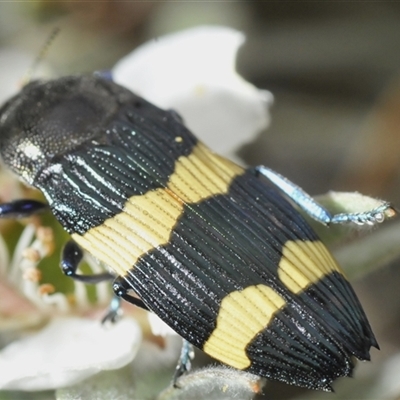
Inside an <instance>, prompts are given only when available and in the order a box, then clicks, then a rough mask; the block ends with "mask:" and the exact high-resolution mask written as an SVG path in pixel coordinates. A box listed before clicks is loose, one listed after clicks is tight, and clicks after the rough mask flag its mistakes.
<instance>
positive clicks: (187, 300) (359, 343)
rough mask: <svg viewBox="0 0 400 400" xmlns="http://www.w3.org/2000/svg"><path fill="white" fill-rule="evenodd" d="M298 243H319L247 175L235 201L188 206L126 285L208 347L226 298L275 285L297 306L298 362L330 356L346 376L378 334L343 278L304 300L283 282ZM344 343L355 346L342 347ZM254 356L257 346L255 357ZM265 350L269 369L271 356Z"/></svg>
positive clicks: (293, 316) (324, 282) (292, 328)
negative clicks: (368, 335)
mask: <svg viewBox="0 0 400 400" xmlns="http://www.w3.org/2000/svg"><path fill="white" fill-rule="evenodd" d="M295 240H307V241H317V240H318V238H317V237H316V235H315V234H314V233H313V231H312V230H311V228H310V227H309V226H308V224H307V223H306V222H305V221H304V219H303V218H302V217H301V216H300V215H299V213H298V212H297V211H296V210H295V209H294V208H293V207H292V206H291V205H290V204H289V203H288V202H287V201H286V200H285V199H284V198H282V196H281V195H280V194H279V193H277V192H276V190H274V189H273V188H270V187H268V186H266V185H265V184H264V183H263V182H261V181H260V180H258V178H255V177H254V176H253V175H251V174H250V173H249V172H246V173H245V174H244V175H242V176H239V177H237V178H236V179H235V180H234V181H233V182H232V184H231V187H230V190H229V193H228V194H227V195H218V196H215V197H212V198H209V199H206V200H204V201H202V202H200V203H198V204H191V205H187V206H185V209H184V213H183V214H182V217H181V218H180V219H179V220H178V222H177V224H176V226H175V228H174V230H173V233H172V235H171V239H170V241H169V243H168V244H166V245H164V246H160V247H159V248H157V249H154V250H152V251H150V252H149V253H148V254H146V255H145V256H143V257H142V258H141V259H140V260H139V261H138V262H137V263H136V265H135V266H134V268H132V270H131V271H130V272H129V275H127V277H126V279H127V280H128V281H129V282H130V284H131V285H132V287H133V289H134V290H135V291H136V292H137V293H138V295H139V296H140V297H141V298H142V300H143V301H144V302H145V303H146V304H147V305H148V306H149V307H150V308H151V309H153V311H155V312H156V313H157V314H158V315H159V316H160V317H161V318H162V319H164V321H166V322H168V323H169V324H170V325H171V326H172V327H173V328H174V329H175V330H176V331H177V332H178V333H179V334H180V335H182V336H183V337H185V338H186V339H188V340H190V341H191V342H192V343H194V344H195V345H196V346H198V347H200V348H202V346H203V345H204V343H205V342H206V341H207V339H208V338H209V336H210V334H211V333H212V331H213V330H214V329H215V326H216V325H215V323H216V319H217V316H218V312H219V308H220V304H221V301H222V299H223V298H224V297H226V296H227V295H228V294H229V293H231V292H232V291H236V290H242V289H244V288H246V287H248V286H252V285H257V284H264V285H268V286H270V287H271V288H273V289H274V290H275V291H276V292H277V293H279V294H280V295H281V296H282V297H283V298H284V299H285V301H286V302H287V303H288V304H289V305H288V306H287V311H286V313H285V312H282V313H281V312H278V314H279V324H280V326H285V327H286V328H285V329H286V330H287V332H288V335H289V333H290V334H291V335H294V336H292V339H293V340H294V341H297V342H298V344H297V346H298V350H297V351H298V354H297V353H296V352H295V351H294V350H293V351H294V354H293V356H292V357H293V358H294V359H296V360H297V361H296V360H295V361H294V362H295V363H296V362H299V363H301V357H302V356H303V353H306V352H307V351H308V350H310V347H313V346H314V347H315V349H314V350H315V352H316V354H317V357H319V358H324V357H325V358H326V365H328V364H329V361H328V360H329V359H332V360H333V361H331V362H332V363H333V364H335V365H336V367H334V368H333V370H334V371H336V370H337V371H341V372H338V373H340V374H342V375H343V374H345V373H347V372H344V371H347V370H348V368H349V367H348V363H349V360H348V358H349V354H355V355H357V356H361V357H360V358H365V355H366V354H367V353H368V350H369V347H370V345H371V344H372V339H363V335H364V332H367V331H368V329H369V330H370V328H369V325H368V322H367V320H366V318H365V315H364V313H363V311H362V309H361V307H360V305H359V303H358V301H357V300H356V297H355V295H354V292H353V291H352V289H351V287H350V285H349V284H348V283H347V282H346V281H345V279H344V278H343V277H342V275H341V274H339V273H337V272H333V273H331V274H329V275H328V276H325V277H324V278H323V279H321V280H320V281H319V282H318V283H317V284H314V285H312V286H310V287H309V288H308V289H306V291H305V292H304V293H300V294H298V295H296V294H293V293H292V292H290V291H289V290H288V289H287V288H286V287H285V286H284V285H283V284H282V283H281V281H280V280H279V278H278V275H277V269H278V265H279V261H280V259H281V255H282V249H283V246H284V245H285V243H287V241H295ZM332 292H333V294H332ZM336 292H338V297H337V298H336V297H335V294H336ZM347 304H348V305H347ZM353 318H355V319H360V322H358V321H356V322H354V321H353ZM276 319H277V318H274V320H273V323H275V322H274V321H275V320H276ZM337 320H339V321H340V322H337ZM277 323H278V322H277ZM301 327H303V328H304V331H302V328H301ZM271 335H272V336H273V339H269V340H278V342H279V341H280V339H278V338H277V337H274V335H275V336H276V334H275V333H273V331H271ZM354 337H355V338H354ZM360 337H361V338H360ZM309 340H311V342H312V343H313V344H312V345H309V344H307V342H308V341H309ZM343 340H345V341H347V340H348V343H345V344H343V345H342V342H343ZM267 342H268V341H266V342H265V343H264V345H263V346H264V347H265V348H267V347H268V343H267ZM257 343H258V342H257ZM279 343H280V342H279ZM338 343H340V345H339V344H338ZM285 345H286V344H285ZM263 346H261V347H260V348H263ZM284 350H285V349H283V350H282V351H284ZM303 350H304V351H303ZM249 351H250V350H249ZM253 351H254V352H255V351H256V350H255V347H254V350H251V356H253ZM260 351H261V350H257V352H259V357H261V358H262V359H263V362H264V363H266V365H268V361H266V359H267V358H268V357H269V355H270V354H269V353H268V354H267V353H264V354H263V351H264V350H263V351H261V353H260ZM285 351H286V350H285ZM249 354H250V353H249ZM275 357H276V355H275ZM297 358H298V359H297ZM335 360H336V361H335ZM280 362H281V363H284V362H285V361H284V358H281V359H280ZM310 362H311V361H310ZM257 365H258V364H257ZM260 365H261V364H260ZM254 368H256V367H254ZM257 368H258V367H257ZM271 368H272V367H271ZM327 368H328V367H327ZM335 368H336V369H335ZM254 371H255V372H256V370H255V369H254ZM333 373H336V372H333ZM304 379H306V373H305V375H304ZM310 379H311V378H310ZM316 379H317V377H316V376H313V377H312V380H314V381H315V380H316Z"/></svg>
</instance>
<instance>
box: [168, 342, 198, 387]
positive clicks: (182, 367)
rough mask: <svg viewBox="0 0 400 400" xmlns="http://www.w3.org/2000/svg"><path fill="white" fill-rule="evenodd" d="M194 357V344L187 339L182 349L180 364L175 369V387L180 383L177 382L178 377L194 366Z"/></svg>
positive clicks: (173, 381) (173, 383)
mask: <svg viewBox="0 0 400 400" xmlns="http://www.w3.org/2000/svg"><path fill="white" fill-rule="evenodd" d="M193 358H194V349H193V345H191V344H190V343H189V342H188V341H187V340H183V342H182V350H181V355H180V356H179V360H178V364H177V366H176V369H175V373H174V377H173V379H172V385H173V386H174V388H178V387H179V385H178V383H177V381H178V379H179V378H180V377H181V376H182V375H183V374H185V373H186V372H189V371H190V368H191V366H192V362H191V361H192V360H193Z"/></svg>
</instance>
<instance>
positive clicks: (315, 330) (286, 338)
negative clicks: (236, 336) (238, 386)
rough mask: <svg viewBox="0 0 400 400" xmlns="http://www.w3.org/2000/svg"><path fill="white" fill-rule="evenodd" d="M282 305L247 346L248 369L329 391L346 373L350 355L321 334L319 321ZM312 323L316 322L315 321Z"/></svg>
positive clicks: (349, 367) (294, 307)
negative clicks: (266, 325) (338, 378)
mask: <svg viewBox="0 0 400 400" xmlns="http://www.w3.org/2000/svg"><path fill="white" fill-rule="evenodd" d="M301 314H304V311H303V310H299V309H297V307H296V306H294V305H293V304H288V305H286V306H285V307H284V308H283V309H281V310H280V311H279V312H278V314H277V315H276V317H275V318H274V319H273V320H272V321H271V323H270V324H269V325H268V327H267V328H266V329H264V330H263V331H262V332H261V333H259V334H258V335H257V336H256V338H255V339H254V340H253V341H252V342H251V343H250V344H249V345H248V346H247V348H246V353H247V354H248V356H249V358H250V360H251V365H250V367H249V368H247V370H248V371H250V372H253V373H255V374H259V375H263V376H266V377H271V378H273V379H277V380H280V381H283V382H286V383H292V384H296V385H298V386H304V387H308V388H310V389H325V390H329V388H330V383H331V382H332V381H333V380H334V379H335V378H337V377H340V376H349V375H350V374H351V371H352V369H353V367H354V366H353V363H352V360H351V355H350V354H349V353H348V352H347V351H346V350H344V349H343V348H342V347H341V345H340V344H338V343H337V342H336V338H334V337H330V335H329V332H324V334H323V335H321V332H320V330H319V323H318V322H319V321H315V319H314V318H313V317H312V316H309V315H303V316H302V315H301ZM315 322H317V323H316V324H315Z"/></svg>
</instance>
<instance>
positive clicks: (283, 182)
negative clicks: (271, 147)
mask: <svg viewBox="0 0 400 400" xmlns="http://www.w3.org/2000/svg"><path fill="white" fill-rule="evenodd" d="M255 173H256V175H262V176H264V177H265V178H267V179H268V180H270V181H271V182H272V183H273V184H274V185H275V186H277V187H278V188H279V189H280V190H281V191H282V192H283V193H285V194H286V195H287V196H288V197H289V198H290V199H291V200H292V201H293V202H294V203H296V204H297V205H298V206H299V207H300V208H301V209H303V210H304V211H305V212H306V213H307V214H308V215H309V216H310V217H311V218H313V219H315V220H316V221H319V222H321V223H322V224H324V225H329V224H344V223H348V222H351V223H355V224H357V225H364V224H368V225H373V224H375V223H380V222H382V221H383V220H384V219H385V216H386V213H388V214H390V212H391V211H393V208H392V206H391V204H390V203H388V202H380V204H379V205H378V206H377V207H376V208H373V209H371V210H367V211H363V212H356V213H340V214H333V215H332V214H331V213H330V212H329V211H328V210H327V209H326V208H325V207H323V206H322V205H320V204H319V203H317V202H316V201H315V200H314V199H313V198H312V197H311V196H310V195H309V194H307V193H306V192H305V191H304V190H303V189H301V188H300V187H299V186H297V185H296V184H294V183H293V182H291V181H290V180H289V179H287V178H285V177H284V176H282V175H280V174H278V173H277V172H275V171H273V170H272V169H270V168H267V167H264V166H262V165H260V166H258V167H255Z"/></svg>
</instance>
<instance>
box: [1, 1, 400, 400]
mask: <svg viewBox="0 0 400 400" xmlns="http://www.w3.org/2000/svg"><path fill="white" fill-rule="evenodd" d="M203 24H218V25H225V26H230V27H233V28H237V29H239V30H241V31H243V32H244V33H245V34H246V36H247V41H246V43H245V45H244V46H243V47H242V48H241V50H240V52H239V57H238V63H237V69H238V71H239V72H240V73H241V74H242V75H243V76H244V77H245V78H246V79H247V80H248V81H250V82H252V83H253V84H255V85H256V86H257V87H259V88H265V89H268V90H270V91H271V92H272V93H273V94H274V97H275V103H274V106H273V108H272V110H271V115H272V124H271V126H270V127H269V128H268V130H267V131H265V132H260V135H259V136H258V138H257V139H256V140H255V141H254V142H253V143H250V144H248V145H246V146H244V147H243V148H242V149H241V150H240V154H239V155H240V156H241V157H242V158H243V159H244V161H245V162H246V163H248V164H265V165H268V166H269V167H271V168H273V169H275V170H277V171H279V172H280V173H282V174H283V175H285V176H287V177H289V178H290V179H291V180H293V181H294V182H296V183H298V184H299V185H300V186H302V187H303V188H304V189H305V190H307V191H308V192H309V193H311V194H319V193H325V192H327V191H328V190H330V189H333V190H349V191H354V190H357V191H360V192H362V193H364V194H368V195H372V196H376V197H382V198H385V199H387V200H390V201H392V202H393V203H394V204H397V205H399V204H400V190H399V184H400V159H399V156H398V152H399V150H400V75H399V72H400V3H397V2H362V3H360V2H348V3H346V2H324V1H322V2H318V3H317V2H300V1H293V2H251V1H236V2H176V1H167V0H166V1H157V2H152V1H142V2H136V1H128V2H118V1H112V0H109V1H102V2H84V1H81V2H78V1H77V2H71V1H62V0H55V1H51V0H47V1H29V2H8V3H5V2H1V3H0V50H1V55H0V84H1V85H8V84H10V83H11V81H12V82H14V80H15V79H16V77H15V75H16V74H20V75H21V78H22V75H23V73H24V72H26V68H27V67H29V66H30V65H31V64H32V62H33V60H34V59H35V58H37V55H38V53H39V52H40V50H41V48H42V46H43V43H45V42H46V40H47V38H48V37H49V35H50V34H51V32H52V30H53V29H54V28H55V27H59V28H60V29H61V33H60V34H59V36H58V37H57V39H56V40H55V41H54V43H53V44H52V45H51V47H50V49H49V51H48V52H47V54H46V57H45V63H46V64H47V65H49V66H50V68H51V71H52V74H53V75H55V76H62V75H65V74H70V73H82V72H91V71H93V70H104V69H109V68H111V67H112V66H113V65H114V64H115V62H116V61H117V60H119V59H120V58H121V57H122V56H124V55H125V54H127V53H128V52H130V51H131V50H132V49H134V48H135V47H136V46H138V45H139V44H141V43H143V42H145V41H146V40H149V39H151V38H155V37H157V36H160V35H163V34H166V33H169V32H174V31H177V30H181V29H184V28H188V27H191V26H196V25H203ZM18 60H21V62H19V61H18ZM20 65H24V67H23V69H22V70H20V69H18V66H20ZM11 77H12V78H11ZM353 283H354V286H355V288H356V291H357V293H358V295H359V297H360V300H361V302H362V303H363V305H364V308H365V310H366V313H367V315H368V316H369V317H370V321H371V324H372V326H373V328H374V331H375V333H376V335H377V338H378V341H379V343H380V345H381V351H380V352H378V351H374V350H373V351H372V358H373V363H368V364H363V365H362V367H361V368H359V370H357V372H356V378H357V379H355V380H348V381H350V384H351V385H354V387H357V381H358V388H355V389H354V388H353V387H352V388H351V389H349V388H348V387H347V385H350V384H348V383H345V382H343V384H342V382H339V383H338V385H335V388H336V390H337V394H336V395H334V396H331V395H329V394H319V395H317V396H319V397H318V398H323V399H331V398H335V399H339V398H343V399H350V398H354V399H357V398H377V394H376V392H373V391H372V390H371V391H370V390H369V389H367V388H366V386H365V385H364V384H365V382H371V381H372V380H373V379H374V378H378V377H379V376H380V374H381V373H382V371H386V370H384V368H386V367H385V366H386V365H387V364H386V362H387V360H388V359H390V357H391V356H393V355H395V354H397V352H398V351H399V346H400V296H399V294H398V293H399V290H398V287H399V283H400V270H399V268H398V262H397V263H391V264H390V265H386V266H385V267H384V268H380V269H379V270H377V271H374V272H373V273H370V274H368V275H367V276H363V277H361V278H360V279H358V280H357V281H356V282H353ZM399 371H400V369H398V370H397V372H399ZM398 375H399V376H400V373H399V374H398ZM265 393H266V395H265V398H270V399H272V398H273V399H289V398H296V397H298V396H301V395H303V396H305V397H303V398H312V397H311V394H309V393H308V392H307V394H304V393H305V392H302V391H299V390H297V389H294V388H288V387H286V386H284V385H275V384H273V385H272V384H271V385H267V387H266V391H265ZM372 393H374V394H372ZM396 396H400V391H399V392H398V394H397V395H394V397H391V398H400V397H396ZM384 398H387V397H384Z"/></svg>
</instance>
